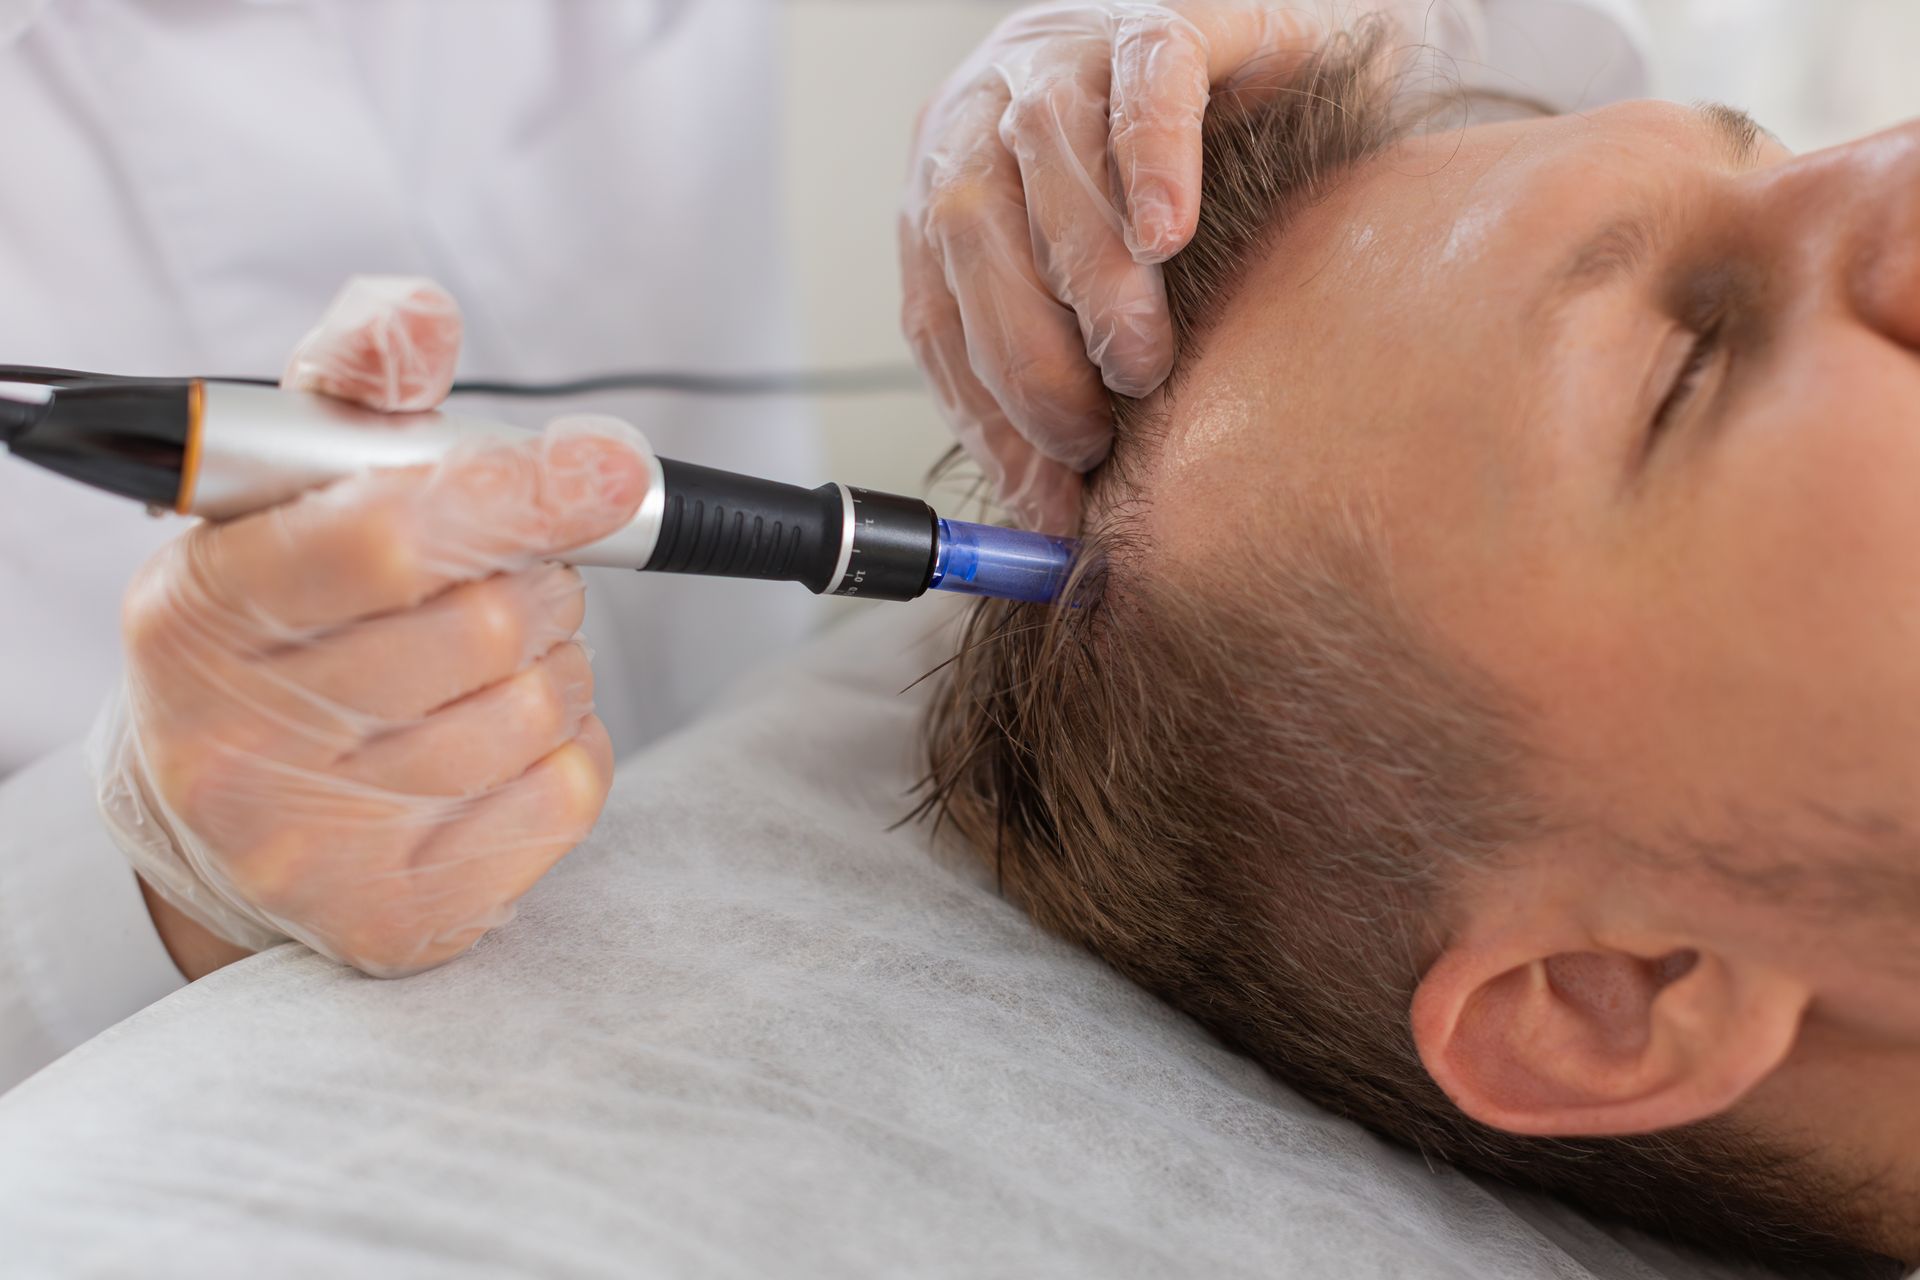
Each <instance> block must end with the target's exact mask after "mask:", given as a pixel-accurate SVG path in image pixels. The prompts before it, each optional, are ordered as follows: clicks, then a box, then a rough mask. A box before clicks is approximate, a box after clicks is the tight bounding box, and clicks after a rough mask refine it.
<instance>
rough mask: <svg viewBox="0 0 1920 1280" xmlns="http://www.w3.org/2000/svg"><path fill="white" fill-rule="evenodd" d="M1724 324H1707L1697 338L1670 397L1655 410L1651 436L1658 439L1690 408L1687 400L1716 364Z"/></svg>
mask: <svg viewBox="0 0 1920 1280" xmlns="http://www.w3.org/2000/svg"><path fill="white" fill-rule="evenodd" d="M1723 327H1724V326H1722V324H1721V323H1720V321H1718V320H1715V321H1713V322H1712V323H1710V324H1708V325H1705V326H1703V327H1702V328H1701V330H1700V331H1699V332H1698V333H1697V334H1696V335H1695V336H1694V339H1693V346H1692V347H1691V348H1690V349H1689V350H1688V351H1687V358H1686V360H1685V362H1684V363H1682V364H1681V366H1680V368H1679V371H1678V372H1676V373H1675V374H1674V378H1673V384H1672V385H1671V386H1670V387H1668V388H1667V394H1666V395H1665V396H1664V397H1663V398H1662V399H1661V401H1660V405H1659V407H1658V408H1656V409H1655V410H1654V411H1653V421H1652V423H1651V425H1650V426H1649V429H1648V434H1649V435H1650V436H1653V437H1656V438H1657V437H1658V436H1659V435H1660V434H1661V433H1662V432H1664V431H1665V430H1666V429H1667V424H1668V423H1669V422H1670V421H1671V420H1672V419H1673V416H1674V415H1675V414H1676V413H1678V412H1679V411H1680V410H1681V409H1683V408H1685V407H1686V403H1687V401H1688V400H1689V399H1690V398H1691V397H1692V396H1693V393H1694V391H1695V390H1696V389H1698V387H1699V386H1700V379H1701V377H1702V376H1703V375H1704V374H1705V373H1706V371H1707V366H1708V365H1709V364H1710V363H1712V361H1713V357H1714V354H1715V353H1716V352H1717V351H1719V349H1720V337H1721V333H1722V330H1723Z"/></svg>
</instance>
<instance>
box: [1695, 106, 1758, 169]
mask: <svg viewBox="0 0 1920 1280" xmlns="http://www.w3.org/2000/svg"><path fill="white" fill-rule="evenodd" d="M1693 111H1694V114H1695V115H1697V116H1699V117H1700V118H1701V120H1703V121H1705V122H1706V125H1707V127H1708V128H1709V129H1711V130H1712V131H1713V132H1714V133H1716V134H1718V135H1719V138H1720V142H1721V143H1722V144H1723V145H1724V146H1725V148H1726V152H1727V159H1728V160H1730V161H1732V163H1733V166H1734V167H1735V168H1736V169H1750V168H1752V167H1753V164H1754V162H1755V161H1756V160H1758V159H1759V158H1760V140H1761V139H1762V138H1771V137H1773V135H1772V134H1771V133H1769V132H1768V131H1767V130H1765V129H1763V128H1761V126H1760V122H1759V121H1758V120H1755V119H1754V118H1753V117H1752V116H1750V115H1748V114H1747V113H1746V112H1744V111H1742V110H1741V109H1740V108H1738V107H1730V106H1728V105H1727V104H1726V103H1724V102H1696V103H1694V104H1693Z"/></svg>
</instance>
